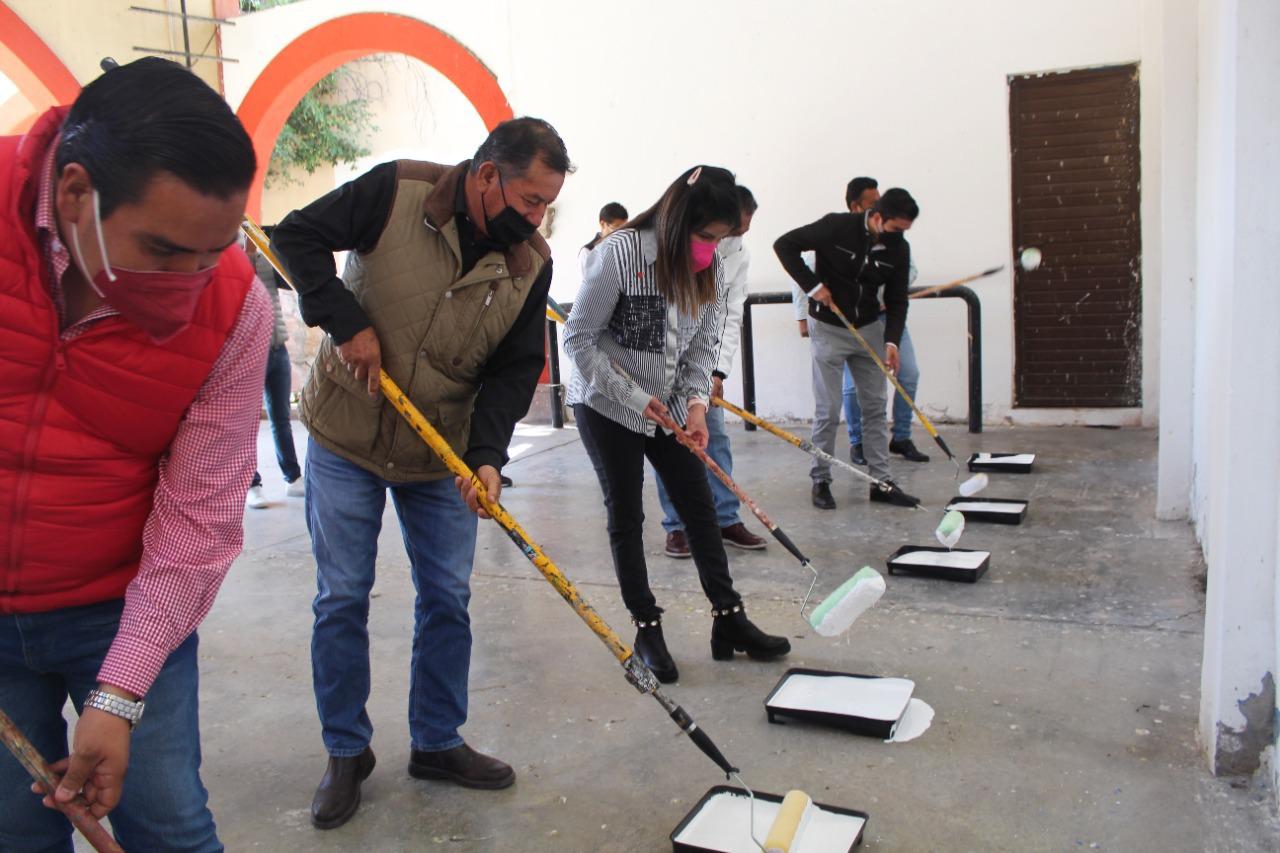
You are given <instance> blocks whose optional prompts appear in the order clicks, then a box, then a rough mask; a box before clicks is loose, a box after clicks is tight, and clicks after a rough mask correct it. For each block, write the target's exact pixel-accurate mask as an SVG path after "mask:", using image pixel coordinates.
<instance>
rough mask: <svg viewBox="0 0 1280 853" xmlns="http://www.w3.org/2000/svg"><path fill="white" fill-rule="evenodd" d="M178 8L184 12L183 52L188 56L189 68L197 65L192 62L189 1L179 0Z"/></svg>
mask: <svg viewBox="0 0 1280 853" xmlns="http://www.w3.org/2000/svg"><path fill="white" fill-rule="evenodd" d="M178 8H180V9H181V10H182V52H183V53H185V54H186V55H187V67H188V68H190V67H191V66H192V65H194V64H195V63H194V62H192V61H191V30H190V29H188V27H187V0H179V4H178Z"/></svg>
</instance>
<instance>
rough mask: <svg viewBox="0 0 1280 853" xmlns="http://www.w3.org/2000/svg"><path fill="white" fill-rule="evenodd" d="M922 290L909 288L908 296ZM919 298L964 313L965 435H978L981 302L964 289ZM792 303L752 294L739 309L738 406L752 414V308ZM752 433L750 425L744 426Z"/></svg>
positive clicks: (785, 298) (787, 297) (782, 295)
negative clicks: (954, 302)
mask: <svg viewBox="0 0 1280 853" xmlns="http://www.w3.org/2000/svg"><path fill="white" fill-rule="evenodd" d="M925 289H926V288H923V287H917V288H912V289H911V292H912V293H917V292H919V291H922V290H925ZM920 298H921V299H949V298H951V299H963V300H964V303H965V305H966V307H967V310H968V331H969V345H968V353H969V432H971V433H980V432H982V303H981V302H979V301H978V294H976V293H974V292H973V291H972V290H970V289H969V288H967V287H952V288H948V289H947V290H944V291H941V292H939V293H930V294H929V295H928V296H922V297H920ZM791 301H792V295H791V293H780V292H773V293H752V294H751V295H749V296H748V297H747V301H746V304H745V305H743V307H742V397H743V401H742V402H743V405H742V407H743V408H744V409H746V410H747V411H748V412H751V413H752V414H755V411H756V376H755V369H756V364H755V340H754V335H753V326H752V322H751V306H752V305H780V304H783V303H790V302H791ZM744 426H745V427H746V428H747V429H748V430H754V429H755V425H754V424H744Z"/></svg>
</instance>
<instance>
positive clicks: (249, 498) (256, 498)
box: [244, 486, 270, 509]
mask: <svg viewBox="0 0 1280 853" xmlns="http://www.w3.org/2000/svg"><path fill="white" fill-rule="evenodd" d="M244 502H245V503H246V504H247V505H248V507H249V509H266V508H267V507H268V506H270V504H269V503H267V496H266V495H265V494H264V493H263V491H262V486H250V487H249V494H248V495H246V496H245V499H244Z"/></svg>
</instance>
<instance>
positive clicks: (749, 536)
mask: <svg viewBox="0 0 1280 853" xmlns="http://www.w3.org/2000/svg"><path fill="white" fill-rule="evenodd" d="M738 201H739V202H740V203H741V206H742V220H741V221H740V222H739V224H738V227H737V228H736V229H734V230H733V231H732V232H730V234H729V236H728V237H726V238H724V239H723V240H721V241H720V246H719V247H718V248H717V250H716V252H717V254H719V256H720V263H721V264H723V265H724V280H725V283H726V286H727V293H726V295H725V322H724V334H723V335H722V336H721V339H720V356H719V359H718V361H717V363H716V368H715V370H713V371H711V393H712V394H713V395H714V396H716V397H722V396H724V380H725V379H727V378H728V377H729V371H730V370H732V369H733V360H734V358H735V357H736V356H737V354H738V343H739V341H740V340H741V339H742V307H743V305H745V304H746V301H747V268H748V267H749V266H750V263H751V255H750V253H749V252H748V251H747V247H746V246H745V245H743V242H742V237H743V235H744V234H746V233H747V230H748V229H749V228H751V217H752V216H753V215H754V214H755V212H756V207H757V204H756V199H755V196H753V195H752V194H751V190H749V189H747V188H746V187H744V186H741V185H739V186H738ZM707 432H708V434H709V438H708V440H707V453H708V455H710V456H711V458H712V459H714V460H715V462H716V464H717V465H719V466H720V467H721V468H723V469H724V472H725V473H726V474H729V475H730V476H732V475H733V454H732V453H731V452H730V449H729V434H728V433H727V432H725V429H724V409H722V408H720V407H719V406H712V407H711V409H710V410H709V411H708V412H707ZM654 479H655V480H657V482H658V501H659V502H660V503H661V504H662V510H663V512H664V513H665V515H664V517H663V519H662V527H663V529H664V530H666V531H667V543H666V548H665V552H666V555H667V556H668V557H675V558H677V559H685V558H687V557H688V556H689V541H688V540H687V539H686V538H685V534H684V524H683V522H681V521H680V517H679V516H678V515H677V514H676V511H675V507H674V506H673V505H672V503H671V500H670V498H668V497H667V492H666V489H665V488H664V487H663V485H662V480H661V478H657V477H655V478H654ZM707 482H708V483H709V484H710V485H711V496H712V498H714V499H715V504H716V518H717V520H718V521H719V523H720V535H721V536H722V537H723V538H724V544H725V545H731V546H733V547H734V548H741V549H743V550H746V551H759V550H761V549H763V548H764V547H765V544H766V542H765V540H764V539H762V538H761V537H759V536H757V535H755V534H754V533H752V532H751V531H750V530H748V529H747V527H746V525H745V524H743V523H742V519H741V518H740V517H739V515H738V509H739V506H740V504H739V501H738V496H737V495H735V494H734V493H733V492H732V491H730V490H729V488H728V487H727V486H725V484H724V483H721V482H720V478H718V477H716V476H715V475H714V474H712V473H711V472H710V471H708V472H707Z"/></svg>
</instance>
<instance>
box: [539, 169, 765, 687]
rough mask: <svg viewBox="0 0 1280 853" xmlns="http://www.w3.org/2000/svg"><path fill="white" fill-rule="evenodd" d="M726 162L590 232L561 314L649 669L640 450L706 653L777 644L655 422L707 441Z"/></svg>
mask: <svg viewBox="0 0 1280 853" xmlns="http://www.w3.org/2000/svg"><path fill="white" fill-rule="evenodd" d="M741 224H742V216H741V204H740V202H739V201H738V193H737V188H736V186H735V184H734V179H733V174H732V173H731V172H729V171H727V170H726V169H720V168H716V167H714V166H696V167H694V168H692V169H689V170H687V171H686V172H685V173H684V174H682V175H681V176H680V177H679V178H677V179H676V180H675V182H674V183H672V184H671V186H670V187H668V188H667V190H666V192H664V193H663V194H662V197H661V198H660V199H659V200H658V202H657V203H656V204H654V205H653V207H651V208H649V209H648V210H646V211H645V212H644V213H641V214H640V215H639V216H637V217H636V218H635V219H633V220H632V221H631V222H630V223H628V224H627V227H625V228H623V229H622V230H620V231H618V232H617V233H615V234H613V235H612V236H611V237H609V239H607V240H605V241H604V242H603V243H601V244H600V247H599V248H598V249H597V250H595V251H594V252H592V253H591V254H590V256H589V258H588V260H587V274H586V277H585V278H584V279H583V282H582V289H581V290H580V291H579V292H578V298H577V299H576V300H575V301H574V303H573V309H572V310H571V311H570V313H569V322H568V323H566V324H565V333H564V349H565V353H566V354H567V355H568V357H569V358H570V359H572V361H573V365H574V368H575V369H574V374H573V379H572V381H571V382H570V384H569V394H568V402H569V404H570V405H571V406H573V412H574V418H575V420H576V421H577V425H578V434H579V435H580V436H581V437H582V444H583V447H585V448H586V451H587V455H588V456H590V457H591V464H592V465H593V466H594V467H595V471H596V476H597V477H598V478H599V480H600V489H601V491H602V492H603V493H604V502H605V509H606V510H607V513H608V531H609V547H610V549H611V551H612V552H613V566H614V570H615V571H616V572H617V575H618V586H619V588H620V590H621V592H622V600H623V603H624V604H625V605H626V607H627V610H629V611H630V612H631V619H632V621H633V622H634V623H635V625H636V628H637V633H636V641H635V653H636V654H637V655H639V656H640V659H641V660H643V661H644V662H645V664H646V665H647V666H648V667H649V668H650V669H651V670H653V673H654V675H655V676H657V677H658V679H659V680H660V681H663V682H667V683H669V682H672V681H675V680H676V679H677V678H679V670H678V669H677V667H676V663H675V660H674V659H672V657H671V653H670V651H669V650H668V649H667V644H666V640H665V638H664V636H663V633H662V612H663V611H662V608H661V607H659V606H658V602H657V600H656V599H655V598H654V595H653V591H652V590H651V589H650V588H649V572H648V568H647V566H646V565H645V557H644V510H643V501H642V497H643V490H644V461H645V459H646V458H647V459H648V460H649V462H650V464H652V465H653V468H654V470H655V471H656V472H657V474H658V477H659V478H660V479H661V480H662V481H663V484H664V485H665V486H666V488H667V494H669V495H670V496H671V499H672V501H673V503H674V504H675V509H676V512H677V513H679V515H680V518H681V520H682V521H684V524H685V530H686V532H687V535H688V539H689V548H690V551H691V552H692V554H693V562H694V565H695V566H696V567H697V570H698V579H699V580H700V581H701V583H702V589H703V592H704V593H705V594H706V596H707V599H708V600H709V601H710V602H711V616H712V623H711V655H712V657H713V658H715V659H716V660H732V659H733V656H734V652H735V651H744V652H746V653H747V654H748V655H749V656H750V657H752V658H755V659H758V660H772V659H773V658H777V657H781V656H782V655H785V654H787V653H788V652H789V651H790V650H791V644H790V643H789V642H788V641H787V639H786V638H785V637H774V636H770V635H768V634H766V633H764V632H763V631H761V630H760V629H759V628H757V627H756V626H755V625H754V624H752V623H751V621H750V620H748V619H747V614H746V612H745V611H744V610H743V607H742V597H741V596H740V595H738V592H737V590H735V589H734V587H733V578H732V577H730V575H729V560H728V557H727V556H726V555H725V550H724V538H723V536H722V535H721V532H720V526H719V524H717V523H716V511H715V505H714V504H713V503H712V500H711V489H710V488H709V487H708V485H707V472H706V469H705V468H704V467H703V464H702V462H701V461H699V459H698V458H697V457H696V456H694V455H693V454H692V453H690V452H689V450H688V449H686V448H685V447H683V446H682V445H680V444H679V442H677V440H676V437H675V436H674V435H673V434H672V433H670V432H667V431H666V430H665V429H663V428H661V427H659V426H657V424H659V423H661V422H662V419H663V418H665V417H670V418H671V419H672V420H674V421H675V422H676V423H681V422H683V423H684V425H685V429H686V430H687V431H688V433H689V435H690V437H691V438H692V439H693V441H694V442H695V443H696V444H697V445H698V446H699V447H705V446H706V444H707V423H706V420H707V405H708V395H709V393H710V391H711V371H712V370H714V369H715V367H716V355H717V350H718V349H719V340H720V336H721V334H722V328H723V325H724V304H725V281H724V265H723V263H722V262H721V260H720V259H719V258H718V257H717V255H716V245H717V244H718V243H719V242H720V241H721V240H723V239H724V238H725V237H727V236H729V234H730V233H731V232H732V231H733V230H734V229H736V228H739V227H741Z"/></svg>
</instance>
